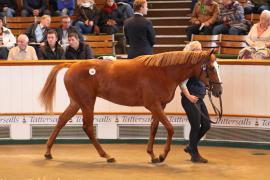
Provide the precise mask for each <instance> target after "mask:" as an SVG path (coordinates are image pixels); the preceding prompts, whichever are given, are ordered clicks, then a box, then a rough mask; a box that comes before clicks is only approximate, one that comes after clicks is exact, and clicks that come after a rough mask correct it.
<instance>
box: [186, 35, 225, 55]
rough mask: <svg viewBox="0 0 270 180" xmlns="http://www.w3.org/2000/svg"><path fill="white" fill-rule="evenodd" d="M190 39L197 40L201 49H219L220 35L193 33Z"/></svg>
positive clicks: (216, 50)
mask: <svg viewBox="0 0 270 180" xmlns="http://www.w3.org/2000/svg"><path fill="white" fill-rule="evenodd" d="M191 41H199V42H200V43H201V45H202V48H203V50H209V49H213V48H214V49H215V52H218V51H219V41H220V35H198V34H193V35H192V37H191Z"/></svg>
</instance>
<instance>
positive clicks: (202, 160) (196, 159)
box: [184, 145, 208, 163]
mask: <svg viewBox="0 0 270 180" xmlns="http://www.w3.org/2000/svg"><path fill="white" fill-rule="evenodd" d="M184 151H185V152H186V153H189V155H190V156H191V161H192V162H194V163H208V160H207V159H205V158H203V157H202V156H201V155H200V154H199V153H198V152H195V151H193V150H192V148H191V147H190V146H189V145H187V146H186V147H185V149H184Z"/></svg>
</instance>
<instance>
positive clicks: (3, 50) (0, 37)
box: [0, 17, 16, 59]
mask: <svg viewBox="0 0 270 180" xmlns="http://www.w3.org/2000/svg"><path fill="white" fill-rule="evenodd" d="M15 44H16V38H15V37H14V35H13V34H12V32H11V31H10V29H8V28H6V27H4V26H3V19H2V18H1V17H0V59H7V57H8V52H9V49H11V48H12V47H14V46H15Z"/></svg>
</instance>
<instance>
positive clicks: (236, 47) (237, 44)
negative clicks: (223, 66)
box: [219, 34, 247, 58]
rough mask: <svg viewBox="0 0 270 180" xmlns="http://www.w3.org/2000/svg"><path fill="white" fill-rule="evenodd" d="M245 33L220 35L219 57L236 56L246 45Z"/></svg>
mask: <svg viewBox="0 0 270 180" xmlns="http://www.w3.org/2000/svg"><path fill="white" fill-rule="evenodd" d="M246 37H247V36H246V35H225V34H223V35H221V39H220V48H219V57H220V58H236V57H237V56H238V54H239V51H240V50H241V49H243V48H244V47H247V43H246V41H245V39H246Z"/></svg>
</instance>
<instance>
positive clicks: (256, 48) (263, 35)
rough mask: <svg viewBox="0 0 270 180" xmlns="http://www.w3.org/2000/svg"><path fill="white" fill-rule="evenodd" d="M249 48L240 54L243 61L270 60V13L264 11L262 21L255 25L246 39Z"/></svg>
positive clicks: (261, 16)
mask: <svg viewBox="0 0 270 180" xmlns="http://www.w3.org/2000/svg"><path fill="white" fill-rule="evenodd" d="M246 42H247V44H248V47H245V48H244V49H242V50H241V51H240V52H239V58H241V59H268V58H270V52H269V49H268V48H269V47H270V11H268V10H264V11H263V12H262V13H261V15H260V21H259V22H258V23H257V24H254V25H253V26H252V28H251V30H250V31H249V33H248V37H247V39H246Z"/></svg>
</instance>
